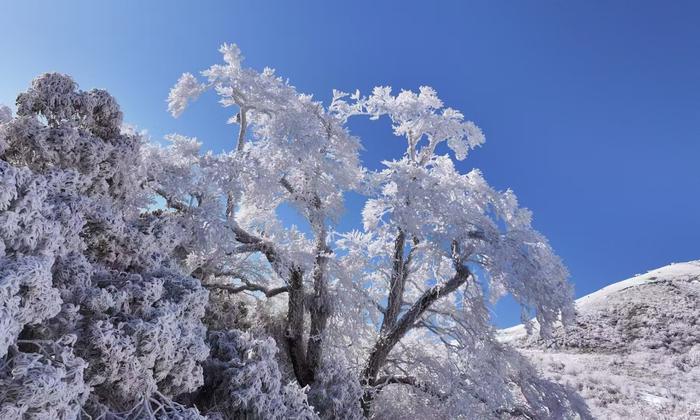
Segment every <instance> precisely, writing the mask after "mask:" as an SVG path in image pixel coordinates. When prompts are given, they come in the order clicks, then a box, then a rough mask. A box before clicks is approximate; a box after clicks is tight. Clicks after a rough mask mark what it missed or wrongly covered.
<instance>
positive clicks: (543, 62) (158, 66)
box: [0, 0, 700, 326]
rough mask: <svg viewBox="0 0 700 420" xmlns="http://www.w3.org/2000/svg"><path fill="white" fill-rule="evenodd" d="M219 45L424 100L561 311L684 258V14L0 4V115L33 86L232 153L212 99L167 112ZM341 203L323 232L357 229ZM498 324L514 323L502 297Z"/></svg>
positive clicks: (687, 149)
mask: <svg viewBox="0 0 700 420" xmlns="http://www.w3.org/2000/svg"><path fill="white" fill-rule="evenodd" d="M223 42H235V43H238V45H239V46H240V47H241V49H242V51H243V54H244V55H245V57H246V63H247V64H248V65H250V66H252V67H255V68H258V69H261V68H262V67H264V66H270V67H274V68H276V69H277V71H278V73H279V74H280V75H283V76H285V77H288V78H290V80H291V81H292V83H293V84H294V85H295V86H297V88H298V89H299V90H300V91H302V92H307V93H313V94H314V95H315V96H316V98H318V99H322V100H324V101H328V99H329V98H330V92H331V89H333V88H338V89H341V90H346V91H352V90H354V89H355V88H359V89H360V90H362V91H364V92H368V91H369V90H370V89H371V87H373V86H375V85H391V86H393V87H394V88H395V89H399V88H406V89H417V88H418V86H420V85H422V84H425V85H430V86H433V87H434V88H435V89H437V91H438V93H439V94H440V96H441V98H442V99H443V100H444V101H445V103H446V104H447V105H449V106H452V107H454V108H457V109H460V110H461V111H463V112H464V114H465V115H466V117H467V118H469V119H471V120H473V121H475V122H476V123H477V124H478V125H479V126H480V127H481V128H482V129H483V130H484V132H485V134H486V138H487V142H486V145H485V146H483V147H482V148H481V149H478V150H476V151H474V152H473V153H472V154H471V155H470V157H469V158H468V159H467V160H466V161H465V162H462V163H460V164H459V167H460V168H461V169H463V170H465V171H466V170H468V169H470V168H472V167H478V168H480V169H482V171H483V172H484V174H485V176H486V178H487V179H488V180H489V182H490V183H491V184H492V185H494V186H496V187H497V188H499V189H505V188H512V189H514V190H515V192H516V193H517V195H518V197H519V198H520V201H521V203H522V204H523V205H524V206H526V207H529V208H530V209H532V210H533V212H534V215H535V226H536V227H537V228H538V229H539V230H541V231H542V232H543V233H544V234H545V235H547V237H548V238H549V239H550V241H551V243H552V245H553V246H554V248H555V249H556V250H557V252H558V253H559V254H560V255H561V256H562V258H563V259H564V261H565V263H566V264H567V265H568V267H569V269H570V271H571V273H572V281H573V282H574V283H575V286H576V295H577V296H581V295H584V294H587V293H590V292H592V291H594V290H597V289H598V288H600V287H603V286H605V285H607V284H609V283H612V282H615V281H618V280H621V279H623V278H626V277H629V276H631V275H633V274H635V273H640V272H644V271H646V270H648V269H652V268H655V267H658V266H662V265H665V264H668V263H671V262H674V261H686V260H691V259H697V258H700V217H699V216H700V188H699V187H700V2H696V1H695V2H690V1H688V2H683V1H673V2H662V1H657V2H640V1H634V2H633V1H617V2H606V1H546V2H545V1H509V2H505V1H503V2H501V1H478V2H467V1H463V2H456V1H455V2H426V1H419V2H418V1H417V2H411V1H400V2H399V1H397V2H392V3H389V2H381V3H380V2H378V1H352V2H344V3H343V4H341V2H331V1H298V2H291V1H284V2H283V1H279V2H274V3H273V2H265V1H255V2H254V1H245V2H234V1H228V2H214V1H199V2H184V1H169V2H165V1H162V2H157V1H134V0H129V1H112V2H94V1H61V2H59V1H30V0H23V1H21V2H20V1H14V2H9V1H5V0H0V53H1V55H0V57H2V60H1V63H2V73H1V75H2V77H0V103H6V104H10V103H13V102H14V98H15V95H16V94H17V92H19V91H20V90H23V89H25V88H26V87H27V86H28V84H29V82H30V80H31V79H32V78H33V77H34V76H36V75H38V74H40V73H42V72H45V71H60V72H64V73H69V74H71V75H72V76H73V77H74V78H75V80H76V81H77V82H78V83H79V84H80V85H81V87H83V88H86V89H87V88H92V87H100V88H105V89H108V90H109V91H110V92H111V93H112V94H113V95H114V96H116V97H117V99H118V100H119V102H120V103H121V105H122V108H123V110H124V113H125V116H126V121H127V122H130V123H133V124H135V125H137V126H139V127H140V128H144V129H147V130H148V131H149V132H150V133H151V135H152V136H153V137H154V138H159V137H162V136H163V135H164V134H166V133H170V132H179V133H181V134H185V135H191V136H197V137H198V138H199V139H200V140H202V141H203V142H204V143H205V146H206V147H207V148H210V149H213V150H215V151H220V150H223V149H227V148H230V147H232V145H233V143H234V141H235V140H234V138H235V128H234V127H232V126H229V125H226V124H225V120H226V118H227V117H228V115H229V113H228V110H223V109H221V108H219V107H218V105H217V104H216V103H215V98H214V97H213V96H211V95H210V96H206V97H204V98H201V99H200V100H199V101H198V102H197V103H196V104H195V105H194V106H193V107H191V108H190V109H189V110H188V111H187V112H185V114H184V115H183V116H182V117H181V118H180V119H178V120H174V119H172V118H171V117H170V116H169V115H168V114H167V112H166V105H165V98H166V96H167V94H168V90H169V88H170V87H171V86H172V85H173V84H174V83H175V81H176V80H177V78H178V76H179V75H180V73H182V72H184V71H191V72H195V71H199V70H201V69H204V68H206V67H208V66H209V65H211V64H213V63H216V62H219V61H220V57H219V53H218V52H217V47H218V46H219V45H220V44H221V43H223ZM351 129H352V130H353V132H354V133H355V134H357V135H359V136H361V137H362V138H363V142H364V146H365V149H366V150H365V151H364V153H363V159H364V161H365V162H366V164H367V166H369V167H371V168H378V167H379V164H378V162H379V161H380V160H381V159H387V158H394V157H398V156H400V154H401V153H402V151H403V143H402V142H401V141H399V140H397V139H396V138H394V137H393V136H392V135H391V132H390V128H389V124H388V122H386V121H384V122H383V123H379V124H376V123H374V124H369V123H365V122H354V123H352V124H351ZM360 207H361V202H360V201H359V200H357V199H356V198H351V199H350V200H349V203H348V208H349V213H348V218H347V219H346V220H345V221H344V222H343V223H342V224H341V226H340V228H341V229H350V228H354V227H357V226H358V225H359V224H358V222H359V217H358V216H356V214H357V212H358V210H359V208H360ZM496 315H497V316H496V319H495V321H496V323H497V324H498V325H501V326H503V325H511V324H513V323H516V322H517V317H518V313H517V311H516V310H515V308H514V305H512V303H511V302H509V301H508V300H505V301H504V302H503V303H501V304H499V305H498V307H497V308H496Z"/></svg>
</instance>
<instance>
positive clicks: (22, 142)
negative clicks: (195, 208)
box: [0, 74, 208, 418]
mask: <svg viewBox="0 0 700 420" xmlns="http://www.w3.org/2000/svg"><path fill="white" fill-rule="evenodd" d="M2 118H3V121H2V125H0V144H2V146H3V147H2V152H1V153H0V185H2V189H1V190H0V191H2V192H1V193H0V232H2V235H1V238H2V240H1V241H0V261H1V264H0V290H1V291H0V311H1V312H2V314H3V316H2V321H1V323H0V356H2V362H1V364H0V378H1V379H0V382H1V383H2V392H3V393H4V394H3V398H2V401H3V403H2V404H3V405H2V410H3V411H2V412H3V414H6V415H5V416H3V418H20V417H41V418H54V417H58V418H75V417H77V416H78V415H79V414H81V413H84V414H90V415H123V416H125V417H128V416H133V415H136V414H135V413H137V412H138V413H141V415H146V413H150V412H151V411H152V410H156V411H158V409H157V408H154V407H156V406H157V407H161V410H160V411H158V412H159V413H161V414H165V413H166V412H172V413H180V412H182V413H188V412H191V413H194V414H196V410H194V411H192V410H191V409H189V408H185V407H183V408H179V407H178V406H177V403H175V402H173V401H172V399H173V398H175V397H176V396H177V395H180V394H182V393H186V392H191V391H194V390H195V389H196V388H198V387H199V386H200V385H201V384H202V382H203V378H202V368H201V365H200V363H201V362H202V361H203V360H204V359H206V357H207V355H208V348H207V346H206V344H205V342H204V338H205V332H206V331H205V328H204V326H203V324H202V323H201V318H202V317H203V315H204V307H205V305H206V302H207V295H208V294H207V292H206V290H204V289H203V288H202V287H201V286H200V284H199V281H198V280H195V279H193V278H191V277H187V276H185V275H183V274H181V273H180V272H179V271H178V268H177V267H176V266H175V265H172V264H170V263H169V261H170V260H171V259H172V257H171V254H172V244H171V243H168V242H167V241H166V243H165V244H163V245H165V246H161V244H159V243H158V242H159V238H158V236H159V235H160V236H163V237H167V234H163V235H161V232H162V231H163V230H164V229H167V228H165V227H164V226H159V222H160V221H159V220H157V218H153V217H151V218H148V217H142V216H141V215H140V212H141V210H140V208H141V207H142V206H143V205H145V204H147V203H148V202H149V197H148V192H147V191H146V190H144V189H143V188H142V187H141V184H142V182H143V171H142V169H141V168H142V167H141V163H140V160H139V159H140V158H139V149H140V146H141V142H142V141H141V139H140V137H139V136H138V135H136V134H134V133H130V132H128V131H124V130H122V128H121V118H122V117H121V112H120V110H119V107H118V105H117V104H116V102H115V101H114V99H113V98H112V97H111V96H109V94H107V93H106V92H105V91H100V90H92V91H89V92H84V91H80V90H78V89H77V86H76V84H75V83H74V82H73V81H72V80H71V79H70V78H69V77H67V76H64V75H60V74H45V75H42V76H40V77H39V78H37V79H35V80H34V82H33V83H32V87H31V88H30V89H29V90H28V91H27V92H25V93H22V94H20V95H19V96H18V99H17V115H16V116H15V117H11V116H9V117H8V115H7V113H6V112H5V111H4V110H3V117H2ZM119 413H121V414H119ZM155 416H156V414H153V416H152V417H155Z"/></svg>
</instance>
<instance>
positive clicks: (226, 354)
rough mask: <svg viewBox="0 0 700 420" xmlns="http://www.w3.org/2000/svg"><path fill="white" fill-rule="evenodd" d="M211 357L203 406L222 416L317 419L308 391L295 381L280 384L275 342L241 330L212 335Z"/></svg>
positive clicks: (203, 391) (202, 395)
mask: <svg viewBox="0 0 700 420" xmlns="http://www.w3.org/2000/svg"><path fill="white" fill-rule="evenodd" d="M210 343H211V357H210V359H209V360H208V361H207V363H206V364H205V370H206V375H205V377H206V378H207V379H206V383H205V385H204V387H203V388H202V389H201V390H200V393H199V398H200V399H201V401H200V406H205V407H207V408H208V414H210V415H213V416H214V417H219V418H227V419H228V418H231V419H235V418H240V417H241V416H254V418H265V419H314V418H317V416H316V414H315V413H314V411H313V409H312V408H311V407H310V406H309V405H308V403H307V402H306V394H305V393H304V392H303V391H302V390H301V389H300V388H299V387H298V385H296V383H290V384H288V385H286V386H283V385H282V382H281V380H282V375H281V373H280V370H279V368H278V366H277V360H276V354H277V351H278V350H277V345H276V344H275V342H274V340H273V339H272V338H266V339H256V338H254V337H252V336H251V334H249V333H245V332H242V331H238V330H231V331H229V332H226V333H223V332H214V333H212V334H211V335H210Z"/></svg>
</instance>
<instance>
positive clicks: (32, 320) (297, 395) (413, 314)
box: [0, 45, 588, 419]
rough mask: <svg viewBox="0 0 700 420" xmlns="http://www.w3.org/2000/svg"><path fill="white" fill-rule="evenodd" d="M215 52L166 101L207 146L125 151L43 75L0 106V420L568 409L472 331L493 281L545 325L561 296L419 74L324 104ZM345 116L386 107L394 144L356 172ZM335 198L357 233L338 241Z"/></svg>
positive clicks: (125, 134) (110, 124)
mask: <svg viewBox="0 0 700 420" xmlns="http://www.w3.org/2000/svg"><path fill="white" fill-rule="evenodd" d="M221 52H222V54H223V58H224V62H223V63H222V64H218V65H214V66H212V67H210V68H209V69H207V70H205V71H204V72H202V74H201V77H195V76H194V75H192V74H189V73H186V74H184V75H183V76H182V77H181V78H180V80H179V81H178V82H177V84H176V85H175V87H173V89H172V90H171V92H170V96H169V98H168V105H169V109H170V111H171V112H172V114H173V115H175V116H178V115H180V114H181V113H182V112H183V111H184V109H185V108H186V106H187V104H188V103H189V102H191V101H192V100H194V99H196V98H197V97H199V96H200V95H202V94H203V93H204V92H206V91H208V90H213V91H214V92H215V93H216V94H217V95H218V96H219V98H220V102H221V104H222V105H224V106H226V107H232V108H233V109H234V112H233V114H234V116H233V117H231V119H230V120H229V122H230V123H232V124H235V125H237V127H238V135H237V139H236V140H235V143H234V142H233V141H232V147H231V151H230V152H225V153H220V154H214V153H211V152H207V153H203V152H202V150H201V143H200V142H199V141H198V140H197V139H195V138H189V137H185V136H182V135H177V134H173V135H170V136H168V137H167V138H166V140H167V144H165V145H159V144H155V143H148V142H147V141H145V140H144V136H143V135H142V134H140V133H138V132H136V131H135V130H134V129H131V128H128V127H127V126H125V125H124V124H123V123H122V114H121V111H120V109H119V107H118V105H117V103H116V101H115V100H114V98H112V97H111V96H110V95H109V94H107V93H106V92H105V91H102V90H91V91H81V90H79V89H78V88H77V85H76V84H75V83H74V82H73V80H72V79H70V78H69V77H68V76H65V75H61V74H45V75H42V76H40V77H39V78H37V79H35V80H34V82H33V83H32V86H31V88H30V89H29V90H28V91H27V92H24V93H22V94H20V95H19V96H18V99H17V112H16V114H15V115H13V113H12V112H11V111H10V110H9V109H8V108H4V107H3V108H0V315H2V316H1V317H0V417H2V418H178V419H181V418H201V417H203V416H206V417H208V418H220V419H236V418H261V419H262V418H264V419H268V418H270V419H315V418H319V417H320V418H334V419H335V418H345V419H355V418H360V417H362V416H370V417H375V418H415V417H420V416H428V415H429V416H433V417H435V418H475V417H476V418H509V417H523V418H586V417H587V416H588V414H587V409H586V407H585V405H584V404H582V403H581V402H580V400H579V399H578V398H577V397H576V395H574V394H572V393H571V392H570V391H569V390H568V389H566V388H563V387H560V386H557V385H555V384H553V383H551V382H548V381H546V380H544V379H542V378H541V377H540V376H539V375H538V373H537V372H536V371H535V370H534V369H533V368H532V367H531V366H530V365H529V364H528V363H527V362H526V361H525V360H524V359H523V358H522V357H520V356H519V354H518V353H517V352H515V351H514V350H512V349H510V348H509V347H507V346H505V345H502V344H500V343H499V342H497V341H496V339H495V338H494V330H493V327H492V325H491V322H490V319H489V313H488V302H489V301H495V300H496V299H498V298H499V297H500V296H502V295H503V294H505V293H510V294H512V295H513V296H514V297H515V299H516V300H518V301H519V302H520V303H521V305H522V307H523V318H530V317H532V316H534V317H535V318H536V319H537V321H538V324H539V329H538V331H539V332H540V334H543V335H545V336H546V335H547V334H549V332H550V331H551V328H552V326H554V325H555V324H558V323H564V324H566V323H568V322H569V321H570V320H571V318H572V316H573V305H572V299H571V288H570V286H569V284H568V283H567V276H568V275H567V272H566V269H565V268H564V266H563V265H562V263H561V261H560V260H559V258H558V257H557V256H556V255H555V254H554V252H553V251H552V249H551V247H550V246H549V245H548V243H547V241H546V239H545V238H544V237H543V236H542V235H541V234H539V233H538V232H537V231H535V230H534V229H533V228H532V226H531V223H530V218H531V217H530V213H529V212H528V211H527V210H525V209H522V208H520V207H519V206H518V203H517V200H516V198H515V195H514V194H513V193H512V192H511V191H505V192H500V191H496V190H494V189H493V188H491V187H490V186H489V185H488V183H487V182H486V181H485V179H484V178H483V176H482V175H481V173H480V172H479V171H478V170H473V171H471V172H468V173H461V172H460V171H458V170H457V169H456V168H455V166H454V163H453V157H451V155H453V156H454V158H456V159H459V160H462V159H464V158H466V156H467V154H468V152H469V151H470V150H471V149H473V148H475V147H477V146H479V145H481V144H483V142H484V136H483V134H482V132H481V131H480V129H479V128H478V127H477V126H476V125H475V124H474V123H472V122H469V121H465V119H464V117H463V116H462V114H460V113H459V112H458V111H456V110H453V109H450V108H446V107H444V105H443V104H442V102H441V101H440V99H439V98H438V97H437V94H436V92H435V91H433V90H432V89H430V88H427V87H423V88H420V90H419V92H418V93H414V92H410V91H402V92H400V93H398V94H396V95H395V94H393V93H392V91H391V89H390V88H376V89H375V90H374V91H373V92H372V94H371V95H369V96H363V95H361V94H360V93H359V92H356V93H354V94H352V95H347V94H345V93H342V92H338V91H336V92H334V93H333V97H332V100H331V102H330V103H329V104H328V105H327V106H324V105H323V104H322V103H321V102H319V101H316V100H314V99H313V98H312V97H311V96H310V95H305V94H301V93H299V92H297V90H296V89H295V88H294V87H293V86H292V85H290V84H289V82H288V81H286V80H285V79H282V78H281V77H279V76H277V75H276V74H275V72H274V71H273V70H271V69H268V68H266V69H264V70H263V71H262V72H259V71H256V70H254V69H250V68H247V67H244V66H243V59H242V57H241V54H240V51H239V50H238V48H237V47H236V46H235V45H224V46H222V48H221ZM362 116H368V117H369V118H370V119H379V118H388V119H390V120H391V122H392V124H393V129H394V133H395V134H396V135H397V136H399V137H400V138H403V139H404V140H405V142H406V146H407V147H406V153H405V154H404V156H403V157H401V158H400V159H398V160H392V161H386V162H383V165H384V166H383V169H381V170H378V171H369V170H367V169H366V168H365V167H364V166H363V164H362V162H361V161H360V157H359V152H360V150H361V143H360V140H359V139H358V138H356V137H354V136H352V135H351V134H350V131H349V128H348V124H349V123H350V121H351V120H352V119H353V118H360V117H362ZM443 143H445V145H446V146H447V148H449V150H451V152H452V153H448V154H444V153H445V152H444V151H445V150H447V149H444V148H443V147H442V146H441V145H442V144H443ZM441 150H442V151H443V152H440V151H441ZM441 153H443V154H441ZM350 191H352V192H354V193H356V194H360V195H363V196H364V197H366V202H365V206H364V209H363V213H362V218H363V222H364V226H363V228H362V230H361V231H352V232H338V231H337V229H336V226H337V222H338V221H339V220H340V218H341V217H342V216H343V199H344V196H345V194H346V193H347V192H350ZM284 207H288V208H289V207H291V208H293V209H295V210H296V211H297V212H298V213H299V214H300V215H301V216H302V217H303V218H305V220H306V221H307V222H308V227H307V228H302V229H300V228H297V227H295V226H289V225H288V224H287V223H285V222H284V221H283V220H281V219H280V217H279V216H278V213H279V210H280V209H281V208H284Z"/></svg>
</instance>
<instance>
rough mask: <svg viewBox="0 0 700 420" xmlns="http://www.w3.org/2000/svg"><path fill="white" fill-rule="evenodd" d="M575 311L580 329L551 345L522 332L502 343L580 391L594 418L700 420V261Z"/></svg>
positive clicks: (594, 297)
mask: <svg viewBox="0 0 700 420" xmlns="http://www.w3.org/2000/svg"><path fill="white" fill-rule="evenodd" d="M576 308H577V312H578V317H577V322H576V325H573V326H571V327H568V328H566V329H563V328H560V329H558V330H557V331H556V332H555V334H554V338H553V339H552V340H548V341H546V342H544V341H542V340H539V339H537V338H535V337H528V336H527V334H526V332H525V328H524V327H523V326H522V325H518V326H516V327H512V328H508V329H505V330H501V331H500V332H499V338H500V339H501V341H503V342H508V343H510V344H512V345H514V346H515V347H517V348H518V349H519V350H520V351H521V352H522V353H523V354H524V355H526V356H527V357H528V358H529V359H530V360H532V361H533V363H535V364H536V365H537V366H539V367H540V368H541V369H542V371H543V372H544V373H545V375H546V376H548V377H550V378H553V379H554V380H556V381H559V382H562V383H566V384H568V385H571V386H573V387H574V388H576V389H577V390H578V391H579V392H580V394H581V395H582V396H583V397H584V398H585V399H586V400H587V402H588V404H589V407H590V409H591V412H592V413H593V414H594V415H595V416H596V418H601V419H616V418H645V419H676V418H679V419H686V418H698V419H700V261H693V262H688V263H681V264H672V265H669V266H666V267H662V268H659V269H657V270H653V271H650V272H648V273H646V274H643V275H639V276H636V277H633V278H631V279H628V280H624V281H621V282H619V283H615V284H612V285H610V286H608V287H605V288H603V289H601V290H599V291H597V292H595V293H592V294H590V295H588V296H584V297H582V298H580V299H578V300H577V301H576ZM535 328H536V325H535Z"/></svg>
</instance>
